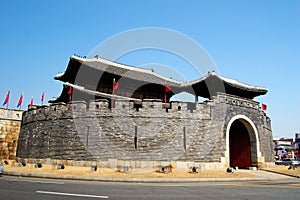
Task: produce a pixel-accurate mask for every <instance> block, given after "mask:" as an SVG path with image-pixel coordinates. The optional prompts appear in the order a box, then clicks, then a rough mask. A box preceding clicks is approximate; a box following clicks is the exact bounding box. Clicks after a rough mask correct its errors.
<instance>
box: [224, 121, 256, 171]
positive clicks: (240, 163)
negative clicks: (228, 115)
mask: <svg viewBox="0 0 300 200" xmlns="http://www.w3.org/2000/svg"><path fill="white" fill-rule="evenodd" d="M229 145H230V166H232V167H239V168H246V167H251V154H250V152H251V149H250V138H249V133H248V131H247V129H246V127H245V126H244V124H243V123H242V122H240V121H238V120H236V121H234V122H233V123H232V125H231V127H230V132H229Z"/></svg>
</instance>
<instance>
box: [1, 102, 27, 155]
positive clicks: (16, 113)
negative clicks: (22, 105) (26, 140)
mask: <svg viewBox="0 0 300 200" xmlns="http://www.w3.org/2000/svg"><path fill="white" fill-rule="evenodd" d="M22 113H23V111H21V110H9V109H4V108H0V160H1V159H15V158H16V151H17V143H18V137H19V133H20V127H21V121H22Z"/></svg>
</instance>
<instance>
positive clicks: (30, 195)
mask: <svg viewBox="0 0 300 200" xmlns="http://www.w3.org/2000/svg"><path fill="white" fill-rule="evenodd" d="M299 198H300V180H299V179H296V178H295V179H286V180H276V181H274V180H273V181H255V182H205V183H197V184H144V183H143V184H139V183H103V182H88V181H67V180H50V179H32V178H22V177H20V178H19V177H9V176H3V177H0V199H1V200H2V199H3V200H4V199H5V200H13V199H18V200H20V199H22V200H27V199H28V200H29V199H30V200H37V199H43V200H51V199H53V200H54V199H55V200H60V199H67V200H68V199H70V200H71V199H72V200H77V199H78V200H79V199H124V200H133V199H151V200H152V199H163V200H165V199H166V200H167V199H180V200H181V199H197V200H198V199H220V200H221V199H222V200H224V199H264V200H265V199H299Z"/></svg>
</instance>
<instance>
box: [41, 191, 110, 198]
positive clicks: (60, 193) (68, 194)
mask: <svg viewBox="0 0 300 200" xmlns="http://www.w3.org/2000/svg"><path fill="white" fill-rule="evenodd" d="M36 192H37V193H40V194H53V195H62V196H74V197H90V198H99V199H108V196H98V195H89V194H73V193H62V192H50V191H36Z"/></svg>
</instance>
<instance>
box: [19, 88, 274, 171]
mask: <svg viewBox="0 0 300 200" xmlns="http://www.w3.org/2000/svg"><path fill="white" fill-rule="evenodd" d="M108 105H109V104H108V102H107V101H106V100H98V101H91V102H89V104H87V103H86V102H72V103H70V104H64V103H59V104H53V105H51V106H42V107H37V108H34V109H30V110H28V111H26V112H24V114H23V119H22V126H21V132H20V136H19V143H18V150H17V157H19V158H33V159H60V160H78V161H79V160H89V161H93V160H94V161H109V160H112V159H115V160H123V161H124V162H126V161H128V162H129V161H135V162H137V161H168V162H171V161H183V162H198V163H219V164H220V163H221V164H223V165H221V166H226V130H227V126H228V123H229V121H230V120H231V119H232V118H233V117H234V116H237V115H243V116H246V117H248V118H249V119H250V120H251V121H252V122H253V123H254V124H255V127H256V129H257V131H258V137H259V142H258V143H259V147H260V152H261V155H260V156H261V157H263V158H264V159H263V160H262V162H266V163H268V162H273V153H272V131H271V123H270V119H269V118H268V117H266V116H264V115H263V112H262V111H261V110H260V108H259V103H258V102H255V101H253V100H249V99H243V98H240V97H236V96H230V95H225V94H218V96H216V97H215V98H214V99H213V100H209V101H206V102H203V103H197V104H196V105H195V109H194V110H189V109H188V107H189V106H188V104H187V103H184V102H171V103H170V104H168V108H169V109H167V110H166V109H164V104H163V103H162V102H160V101H155V100H144V101H143V102H142V106H140V108H137V107H138V106H135V102H131V101H124V100H118V99H116V100H115V107H114V108H111V109H109V106H108ZM258 162H259V161H258ZM262 164H263V163H262Z"/></svg>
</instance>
